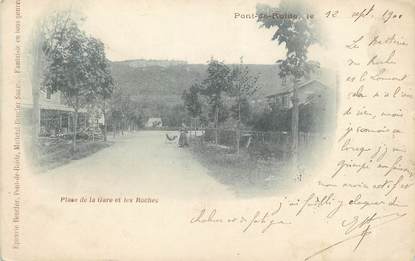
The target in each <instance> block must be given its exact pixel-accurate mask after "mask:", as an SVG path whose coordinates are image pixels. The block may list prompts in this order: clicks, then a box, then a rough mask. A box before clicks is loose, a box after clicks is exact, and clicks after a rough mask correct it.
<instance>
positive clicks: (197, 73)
mask: <svg viewBox="0 0 415 261" xmlns="http://www.w3.org/2000/svg"><path fill="white" fill-rule="evenodd" d="M246 65H247V66H248V68H249V70H250V72H251V74H252V75H258V76H259V78H258V82H257V84H258V86H259V87H260V89H259V91H258V92H257V94H256V96H266V95H269V94H273V93H275V92H277V91H278V89H279V88H282V82H281V79H280V77H279V76H278V72H279V67H278V65H277V64H246ZM230 66H232V64H231V65H230ZM207 68H208V65H207V64H188V63H187V62H186V61H177V60H145V59H137V60H127V61H116V62H111V69H112V75H113V77H114V80H115V82H116V83H117V85H118V86H119V87H120V88H122V89H123V90H124V91H125V92H126V93H128V94H130V95H133V96H136V97H141V98H143V99H146V98H147V97H148V98H150V100H152V101H153V102H154V101H156V102H157V100H158V99H159V100H160V102H165V103H167V104H179V103H182V101H181V95H182V93H183V91H184V90H185V89H187V88H190V86H191V85H192V84H194V83H196V82H201V81H203V79H205V78H206V76H207V72H206V71H207ZM333 75H334V74H333V73H330V71H328V70H326V69H321V70H320V72H319V73H317V74H315V75H313V76H312V78H316V79H319V80H320V81H322V82H323V83H324V84H326V85H329V86H330V85H333V84H334V83H335V80H334V78H333Z"/></svg>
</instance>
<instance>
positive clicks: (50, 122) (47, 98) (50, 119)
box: [22, 90, 89, 137]
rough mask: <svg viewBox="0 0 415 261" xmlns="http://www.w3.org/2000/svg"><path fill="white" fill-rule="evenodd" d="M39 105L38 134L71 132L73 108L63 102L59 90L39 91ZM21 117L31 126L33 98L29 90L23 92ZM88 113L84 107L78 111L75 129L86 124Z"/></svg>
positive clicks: (81, 127) (50, 134)
mask: <svg viewBox="0 0 415 261" xmlns="http://www.w3.org/2000/svg"><path fill="white" fill-rule="evenodd" d="M39 105H40V132H39V135H40V136H52V137H53V136H56V135H57V134H58V133H60V134H67V133H73V132H74V130H73V129H74V128H73V117H74V115H73V114H74V109H73V108H72V107H70V106H68V105H66V104H65V100H64V97H63V95H62V94H61V93H60V92H56V93H54V94H51V93H48V92H46V91H42V90H41V91H40V93H39ZM22 109H23V118H24V122H25V125H26V127H27V128H28V129H30V127H31V126H33V123H32V112H33V111H32V110H33V100H32V95H31V92H29V91H27V92H24V93H23V100H22ZM88 124H89V123H88V113H87V111H86V110H85V109H80V110H79V112H78V124H77V126H78V127H77V131H79V130H81V129H83V128H86V127H87V126H88Z"/></svg>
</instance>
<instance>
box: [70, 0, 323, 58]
mask: <svg viewBox="0 0 415 261" xmlns="http://www.w3.org/2000/svg"><path fill="white" fill-rule="evenodd" d="M266 1H267V0H265V1H261V3H263V2H266ZM268 2H269V4H271V5H274V6H277V5H278V1H268ZM68 3H70V6H71V8H73V9H74V10H78V11H80V12H81V13H82V14H83V15H84V16H85V17H86V20H85V21H84V22H83V24H82V27H83V28H84V29H85V30H86V31H87V32H89V33H90V34H91V35H92V36H94V37H96V38H99V39H100V40H101V41H103V42H104V44H105V46H106V53H107V57H108V58H109V59H110V60H112V61H122V60H131V59H156V60H158V59H167V60H184V61H187V62H188V63H199V64H200V63H203V64H204V63H206V62H207V61H208V60H209V59H210V58H211V57H214V58H216V59H219V60H223V61H224V62H225V63H239V62H240V57H241V56H243V61H244V63H246V64H273V63H275V61H276V60H278V59H281V58H283V57H284V56H285V53H286V51H285V48H284V46H279V45H278V44H277V43H276V42H275V41H274V42H273V41H271V38H272V35H273V34H274V32H275V30H276V29H274V28H273V29H265V28H260V24H259V23H257V22H256V19H241V18H237V19H235V13H239V14H244V15H249V14H255V6H256V2H254V1H221V2H220V4H218V3H219V1H213V2H212V1H198V0H194V1H190V0H178V1H160V0H153V1H149V0H141V1H132V0H123V1H112V0H99V1H97V0H88V1H79V2H78V1H75V0H73V1H68ZM325 55H326V54H325V50H324V48H320V47H317V46H316V47H312V48H311V49H310V58H311V59H315V58H316V59H318V60H319V61H320V62H321V64H322V65H323V66H324V64H325V61H326V60H327V59H325V58H324V56H325ZM326 66H328V65H326Z"/></svg>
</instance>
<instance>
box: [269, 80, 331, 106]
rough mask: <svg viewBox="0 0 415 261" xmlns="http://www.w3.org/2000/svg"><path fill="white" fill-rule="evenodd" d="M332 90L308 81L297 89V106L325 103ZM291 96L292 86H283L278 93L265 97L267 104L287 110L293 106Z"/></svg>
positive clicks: (320, 83)
mask: <svg viewBox="0 0 415 261" xmlns="http://www.w3.org/2000/svg"><path fill="white" fill-rule="evenodd" d="M333 91H334V90H333V89H332V88H330V87H328V86H326V85H325V84H323V83H322V82H320V81H319V80H310V81H307V82H304V83H302V84H300V85H299V86H298V87H297V97H298V99H299V104H307V103H309V102H316V103H326V101H327V98H328V97H331V95H332V93H333ZM292 96H293V88H292V86H284V87H283V88H281V89H280V90H279V91H278V92H276V93H274V94H271V95H268V96H266V98H267V100H268V103H269V104H270V105H271V106H272V105H277V106H279V107H280V108H281V109H285V110H288V109H290V108H291V107H292V106H293V104H292V101H291V98H292Z"/></svg>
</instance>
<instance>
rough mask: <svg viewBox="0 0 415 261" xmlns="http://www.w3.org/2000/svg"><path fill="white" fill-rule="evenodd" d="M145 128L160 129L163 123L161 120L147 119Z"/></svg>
mask: <svg viewBox="0 0 415 261" xmlns="http://www.w3.org/2000/svg"><path fill="white" fill-rule="evenodd" d="M145 126H146V127H147V128H161V127H163V122H162V120H161V118H149V119H148V121H147V123H146V125H145Z"/></svg>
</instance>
